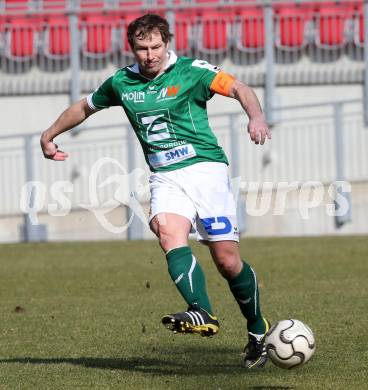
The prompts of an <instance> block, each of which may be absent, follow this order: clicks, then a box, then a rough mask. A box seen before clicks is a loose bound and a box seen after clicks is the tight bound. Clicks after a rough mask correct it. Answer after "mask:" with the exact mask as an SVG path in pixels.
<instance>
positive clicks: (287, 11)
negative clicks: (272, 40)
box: [275, 4, 313, 49]
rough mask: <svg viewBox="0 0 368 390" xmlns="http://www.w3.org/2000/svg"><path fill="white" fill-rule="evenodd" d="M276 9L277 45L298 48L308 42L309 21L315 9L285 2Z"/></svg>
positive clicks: (284, 47)
mask: <svg viewBox="0 0 368 390" xmlns="http://www.w3.org/2000/svg"><path fill="white" fill-rule="evenodd" d="M275 11H276V45H277V47H279V48H283V49H298V48H301V47H304V46H305V45H306V44H307V42H308V41H307V32H306V27H307V23H308V22H310V21H311V20H312V11H313V9H312V8H311V7H310V6H308V4H304V5H289V4H287V5H286V4H283V5H281V6H280V7H278V8H276V9H275Z"/></svg>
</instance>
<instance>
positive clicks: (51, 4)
mask: <svg viewBox="0 0 368 390" xmlns="http://www.w3.org/2000/svg"><path fill="white" fill-rule="evenodd" d="M42 9H43V10H44V11H57V12H58V11H65V10H66V9H67V0H42Z"/></svg>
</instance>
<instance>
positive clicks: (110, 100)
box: [87, 76, 120, 110]
mask: <svg viewBox="0 0 368 390" xmlns="http://www.w3.org/2000/svg"><path fill="white" fill-rule="evenodd" d="M87 102H88V105H89V107H90V108H92V109H93V110H100V109H102V108H108V107H112V106H119V105H120V101H119V100H118V99H117V96H116V93H115V91H114V88H113V76H111V77H109V78H108V79H107V80H106V81H104V82H103V83H102V84H101V85H100V86H99V87H98V88H97V89H96V90H95V91H94V92H93V93H91V94H90V95H89V96H88V97H87Z"/></svg>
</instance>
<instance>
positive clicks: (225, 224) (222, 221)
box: [201, 217, 231, 236]
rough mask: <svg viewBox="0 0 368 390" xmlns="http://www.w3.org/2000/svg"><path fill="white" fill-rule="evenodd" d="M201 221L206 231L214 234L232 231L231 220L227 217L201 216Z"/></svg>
mask: <svg viewBox="0 0 368 390" xmlns="http://www.w3.org/2000/svg"><path fill="white" fill-rule="evenodd" d="M201 222H202V224H203V226H204V228H205V230H206V232H207V233H208V234H210V235H212V236H216V235H219V234H227V233H230V232H231V222H230V221H229V219H228V218H226V217H211V218H203V219H202V218H201ZM213 224H216V225H222V226H221V227H217V226H216V227H213V226H212V225H213Z"/></svg>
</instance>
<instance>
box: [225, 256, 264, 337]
mask: <svg viewBox="0 0 368 390" xmlns="http://www.w3.org/2000/svg"><path fill="white" fill-rule="evenodd" d="M228 283H229V286H230V290H231V292H232V293H233V295H234V298H235V299H236V301H237V302H238V305H239V307H240V310H241V312H242V313H243V316H244V317H245V318H246V319H247V328H248V332H252V333H255V334H263V333H265V331H266V324H265V322H264V320H263V317H262V314H261V309H260V305H259V291H258V284H257V277H256V274H255V272H254V270H253V268H252V267H250V266H249V265H248V264H247V263H245V262H244V261H243V268H242V270H241V271H240V273H239V275H237V276H236V277H235V278H234V279H229V280H228Z"/></svg>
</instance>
